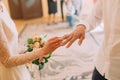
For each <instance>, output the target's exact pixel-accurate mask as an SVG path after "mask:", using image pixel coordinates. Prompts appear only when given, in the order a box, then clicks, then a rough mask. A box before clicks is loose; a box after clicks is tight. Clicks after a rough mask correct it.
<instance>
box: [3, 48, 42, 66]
mask: <svg viewBox="0 0 120 80" xmlns="http://www.w3.org/2000/svg"><path fill="white" fill-rule="evenodd" d="M41 56H43V51H40V50H36V51H33V52H29V53H25V54H19V55H16V56H11V57H8V58H7V57H6V59H4V60H2V63H3V64H4V66H5V67H14V66H18V65H22V64H25V63H28V62H30V61H33V60H35V59H38V58H39V57H41Z"/></svg>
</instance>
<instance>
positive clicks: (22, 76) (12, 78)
mask: <svg viewBox="0 0 120 80" xmlns="http://www.w3.org/2000/svg"><path fill="white" fill-rule="evenodd" d="M0 5H2V8H3V10H2V11H0V38H1V37H3V36H4V35H3V36H1V33H2V30H4V31H5V33H6V35H7V36H8V38H7V39H8V40H9V41H8V44H7V43H5V42H2V39H0V80H30V74H29V71H28V70H27V68H26V67H25V66H24V65H20V66H15V67H9V68H7V67H5V66H4V65H3V64H2V61H3V62H4V60H5V58H4V56H3V55H4V53H3V52H1V49H4V48H3V47H4V46H2V47H1V44H4V43H5V44H6V45H10V51H11V52H10V53H12V54H10V55H12V56H14V55H17V54H18V34H17V30H16V28H15V25H14V22H13V21H12V19H11V18H10V16H9V14H8V13H7V11H6V8H5V6H4V4H3V3H2V2H0ZM2 22H4V24H5V25H6V26H2V25H3V24H2ZM1 26H2V27H3V28H4V29H2V27H1ZM11 26H12V27H11ZM11 33H12V34H11ZM9 42H10V43H9ZM3 51H4V50H3ZM13 53H14V54H13ZM8 55H9V54H8ZM6 56H7V55H6ZM16 60H18V59H16ZM16 62H17V61H16ZM14 64H16V63H15V61H14V63H12V62H11V63H10V64H9V65H14Z"/></svg>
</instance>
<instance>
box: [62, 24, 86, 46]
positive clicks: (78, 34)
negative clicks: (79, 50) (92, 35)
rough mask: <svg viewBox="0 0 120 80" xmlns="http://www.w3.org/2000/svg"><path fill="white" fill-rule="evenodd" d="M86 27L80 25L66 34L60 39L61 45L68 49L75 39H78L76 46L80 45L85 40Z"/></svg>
mask: <svg viewBox="0 0 120 80" xmlns="http://www.w3.org/2000/svg"><path fill="white" fill-rule="evenodd" d="M85 30H86V27H85V26H84V25H82V24H80V25H78V26H77V28H76V29H75V30H74V31H73V32H72V33H70V34H66V35H64V36H63V37H62V39H63V43H62V45H63V46H64V45H66V47H67V48H69V47H70V46H71V45H72V44H73V43H74V42H75V41H76V40H77V39H79V42H78V44H79V45H81V44H82V42H83V40H84V38H85Z"/></svg>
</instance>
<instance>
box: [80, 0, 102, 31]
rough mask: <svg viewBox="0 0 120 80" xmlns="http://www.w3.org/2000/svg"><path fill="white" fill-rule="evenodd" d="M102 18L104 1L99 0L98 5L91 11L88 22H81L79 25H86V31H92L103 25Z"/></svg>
mask: <svg viewBox="0 0 120 80" xmlns="http://www.w3.org/2000/svg"><path fill="white" fill-rule="evenodd" d="M102 17H103V3H102V0H97V3H96V5H95V7H94V8H93V10H92V11H91V13H90V15H89V16H88V17H87V18H86V20H81V21H80V23H79V24H84V25H85V26H86V29H87V30H86V31H90V30H92V29H94V28H95V27H96V26H97V25H99V24H100V23H101V21H102Z"/></svg>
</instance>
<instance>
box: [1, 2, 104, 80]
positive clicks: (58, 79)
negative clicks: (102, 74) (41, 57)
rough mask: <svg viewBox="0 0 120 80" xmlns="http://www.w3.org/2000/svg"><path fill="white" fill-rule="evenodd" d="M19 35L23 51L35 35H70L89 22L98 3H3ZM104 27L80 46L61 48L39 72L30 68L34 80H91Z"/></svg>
mask: <svg viewBox="0 0 120 80" xmlns="http://www.w3.org/2000/svg"><path fill="white" fill-rule="evenodd" d="M3 2H4V4H5V6H6V8H7V10H8V12H9V14H10V16H11V18H12V19H13V20H14V22H15V24H16V28H17V31H18V33H19V43H20V48H25V46H24V45H25V43H26V40H27V39H28V38H30V37H33V36H34V34H36V35H38V36H40V35H47V39H49V38H51V37H54V36H63V35H65V34H67V33H70V32H72V31H73V30H74V28H75V27H76V26H75V25H76V24H78V23H80V21H81V20H84V19H86V17H87V16H88V14H89V13H90V12H91V10H92V8H93V7H94V5H95V3H96V0H3ZM103 32H104V30H103V26H102V24H101V25H99V26H97V27H96V29H94V30H92V31H91V32H88V33H87V34H86V38H85V40H84V42H83V43H82V45H81V46H78V44H77V41H76V42H75V43H74V44H73V45H72V46H71V47H70V48H68V49H66V48H65V47H60V48H58V49H57V50H56V51H55V52H53V54H52V57H51V58H50V60H49V62H48V63H46V64H45V66H44V68H43V69H42V70H41V71H39V70H38V68H37V66H35V65H30V68H29V71H30V73H31V76H32V80H91V75H92V71H93V69H94V58H95V55H96V54H97V50H98V49H99V46H100V45H101V42H102V40H103Z"/></svg>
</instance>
